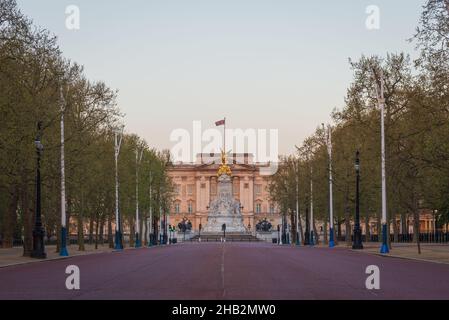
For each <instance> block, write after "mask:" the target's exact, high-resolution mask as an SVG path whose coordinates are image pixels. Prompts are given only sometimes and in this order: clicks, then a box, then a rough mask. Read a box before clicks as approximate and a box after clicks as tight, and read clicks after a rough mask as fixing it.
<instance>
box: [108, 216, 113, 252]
mask: <svg viewBox="0 0 449 320" xmlns="http://www.w3.org/2000/svg"><path fill="white" fill-rule="evenodd" d="M111 216H112V215H111V214H110V215H109V218H108V243H109V248H114V239H113V237H112V217H111Z"/></svg>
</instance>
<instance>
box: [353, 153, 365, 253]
mask: <svg viewBox="0 0 449 320" xmlns="http://www.w3.org/2000/svg"><path fill="white" fill-rule="evenodd" d="M359 154H360V153H359V151H358V150H357V153H356V157H355V172H356V175H357V178H356V198H355V222H354V242H353V244H352V249H363V244H362V230H361V229H360V159H359Z"/></svg>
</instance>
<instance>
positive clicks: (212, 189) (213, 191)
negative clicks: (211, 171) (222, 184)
mask: <svg viewBox="0 0 449 320" xmlns="http://www.w3.org/2000/svg"><path fill="white" fill-rule="evenodd" d="M210 194H211V195H216V194H217V178H215V177H212V178H211V179H210Z"/></svg>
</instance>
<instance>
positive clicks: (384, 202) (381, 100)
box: [377, 70, 390, 253]
mask: <svg viewBox="0 0 449 320" xmlns="http://www.w3.org/2000/svg"><path fill="white" fill-rule="evenodd" d="M377 101H378V104H379V108H380V134H381V137H380V138H381V178H382V245H381V247H380V253H388V252H389V251H390V250H389V248H388V242H387V191H386V189H387V186H386V176H385V119H384V118H385V116H384V109H385V98H384V78H383V73H382V70H381V72H380V88H379V90H378V91H377Z"/></svg>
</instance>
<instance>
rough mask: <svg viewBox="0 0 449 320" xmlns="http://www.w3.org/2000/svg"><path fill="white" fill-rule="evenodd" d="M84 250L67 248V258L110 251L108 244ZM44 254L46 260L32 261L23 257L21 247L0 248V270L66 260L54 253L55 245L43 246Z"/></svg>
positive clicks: (74, 247) (88, 246)
mask: <svg viewBox="0 0 449 320" xmlns="http://www.w3.org/2000/svg"><path fill="white" fill-rule="evenodd" d="M84 247H85V250H84V251H79V250H78V245H71V246H68V247H67V250H68V252H69V255H70V256H69V258H70V257H73V256H80V255H86V254H95V253H103V252H110V251H112V249H111V248H109V245H108V244H104V245H99V246H98V248H97V249H95V245H89V244H85V246H84ZM45 252H46V253H47V258H46V259H43V260H42V259H34V258H30V257H24V256H23V248H22V247H14V248H7V249H5V248H0V268H2V267H8V266H13V265H17V264H25V263H33V262H43V261H48V260H55V259H66V258H67V257H61V256H60V255H59V251H56V245H47V246H45Z"/></svg>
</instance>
